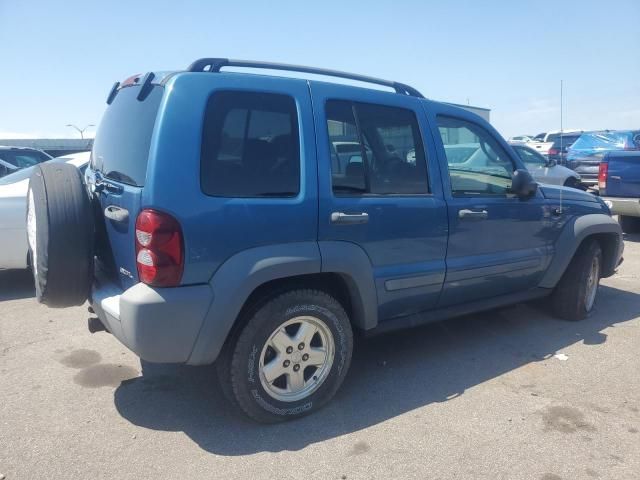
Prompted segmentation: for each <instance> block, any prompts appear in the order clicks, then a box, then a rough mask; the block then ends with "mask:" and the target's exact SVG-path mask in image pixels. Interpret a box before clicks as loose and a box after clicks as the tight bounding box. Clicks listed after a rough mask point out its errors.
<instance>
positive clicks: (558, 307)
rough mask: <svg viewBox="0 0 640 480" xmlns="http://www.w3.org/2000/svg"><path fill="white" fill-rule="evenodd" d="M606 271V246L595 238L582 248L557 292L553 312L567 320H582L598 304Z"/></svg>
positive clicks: (554, 292)
mask: <svg viewBox="0 0 640 480" xmlns="http://www.w3.org/2000/svg"><path fill="white" fill-rule="evenodd" d="M601 272H602V249H601V248H600V245H599V244H598V242H597V241H595V240H587V241H586V242H584V243H583V244H582V245H580V247H579V248H578V251H577V252H576V254H575V255H574V256H573V258H572V259H571V262H570V263H569V266H568V267H567V270H566V271H565V272H564V275H562V278H561V279H560V282H559V283H558V285H556V288H555V289H554V291H553V294H552V297H551V300H552V306H553V312H554V314H555V315H556V316H557V317H560V318H562V319H565V320H573V321H576V320H582V319H584V318H586V317H587V315H589V313H590V312H591V311H592V310H593V307H594V305H595V301H596V296H597V293H598V287H599V284H600V275H601Z"/></svg>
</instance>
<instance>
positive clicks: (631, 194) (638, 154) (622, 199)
mask: <svg viewBox="0 0 640 480" xmlns="http://www.w3.org/2000/svg"><path fill="white" fill-rule="evenodd" d="M598 188H599V190H600V196H601V197H602V198H603V199H604V201H605V203H606V204H607V205H608V206H609V208H610V209H611V211H612V212H613V213H614V214H616V215H618V221H619V222H620V226H621V227H622V231H623V232H625V233H640V151H635V152H633V151H632V152H609V153H606V154H605V155H604V157H603V159H602V162H600V169H599V173H598Z"/></svg>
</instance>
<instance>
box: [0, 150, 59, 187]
mask: <svg viewBox="0 0 640 480" xmlns="http://www.w3.org/2000/svg"><path fill="white" fill-rule="evenodd" d="M68 161H69V158H64V157H60V158H54V159H52V160H47V162H52V163H64V162H68ZM40 163H42V162H40ZM34 168H35V165H33V166H31V167H27V168H23V169H21V170H18V171H17V172H15V173H11V174H9V175H7V176H5V177H2V178H0V185H9V184H10V183H16V182H19V181H20V180H25V179H27V178H29V177H30V176H31V173H32V172H33V169H34Z"/></svg>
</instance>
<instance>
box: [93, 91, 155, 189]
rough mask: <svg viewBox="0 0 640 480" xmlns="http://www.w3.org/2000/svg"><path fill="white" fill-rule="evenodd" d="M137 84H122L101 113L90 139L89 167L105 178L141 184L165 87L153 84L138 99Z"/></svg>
mask: <svg viewBox="0 0 640 480" xmlns="http://www.w3.org/2000/svg"><path fill="white" fill-rule="evenodd" d="M139 91H140V87H125V88H123V89H122V90H120V91H119V92H118V94H117V95H116V98H115V99H114V100H113V103H112V104H111V105H109V106H108V107H107V110H106V111H105V112H104V116H103V117H102V121H101V122H100V127H99V128H98V131H97V133H96V138H95V140H94V142H93V152H92V155H91V166H92V168H94V169H95V170H99V171H101V172H102V174H103V175H104V176H105V177H108V178H110V179H112V180H116V181H118V182H122V183H126V184H128V185H135V186H139V187H141V186H143V185H144V181H145V177H146V175H147V161H148V160H149V146H150V144H151V134H152V133H153V127H154V125H155V123H156V115H157V113H158V107H159V106H160V100H162V93H163V91H164V88H163V87H161V86H159V85H156V86H154V87H153V89H152V90H151V92H150V93H149V94H148V95H147V97H145V99H144V100H142V101H140V100H138V99H137V98H136V96H137V95H138V92H139Z"/></svg>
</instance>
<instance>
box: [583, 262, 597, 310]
mask: <svg viewBox="0 0 640 480" xmlns="http://www.w3.org/2000/svg"><path fill="white" fill-rule="evenodd" d="M599 282H600V258H599V257H593V260H592V261H591V267H590V268H589V276H588V277H587V294H586V295H585V298H584V307H585V309H586V310H587V312H589V311H591V309H592V308H593V304H594V303H595V301H596V293H598V284H599Z"/></svg>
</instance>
